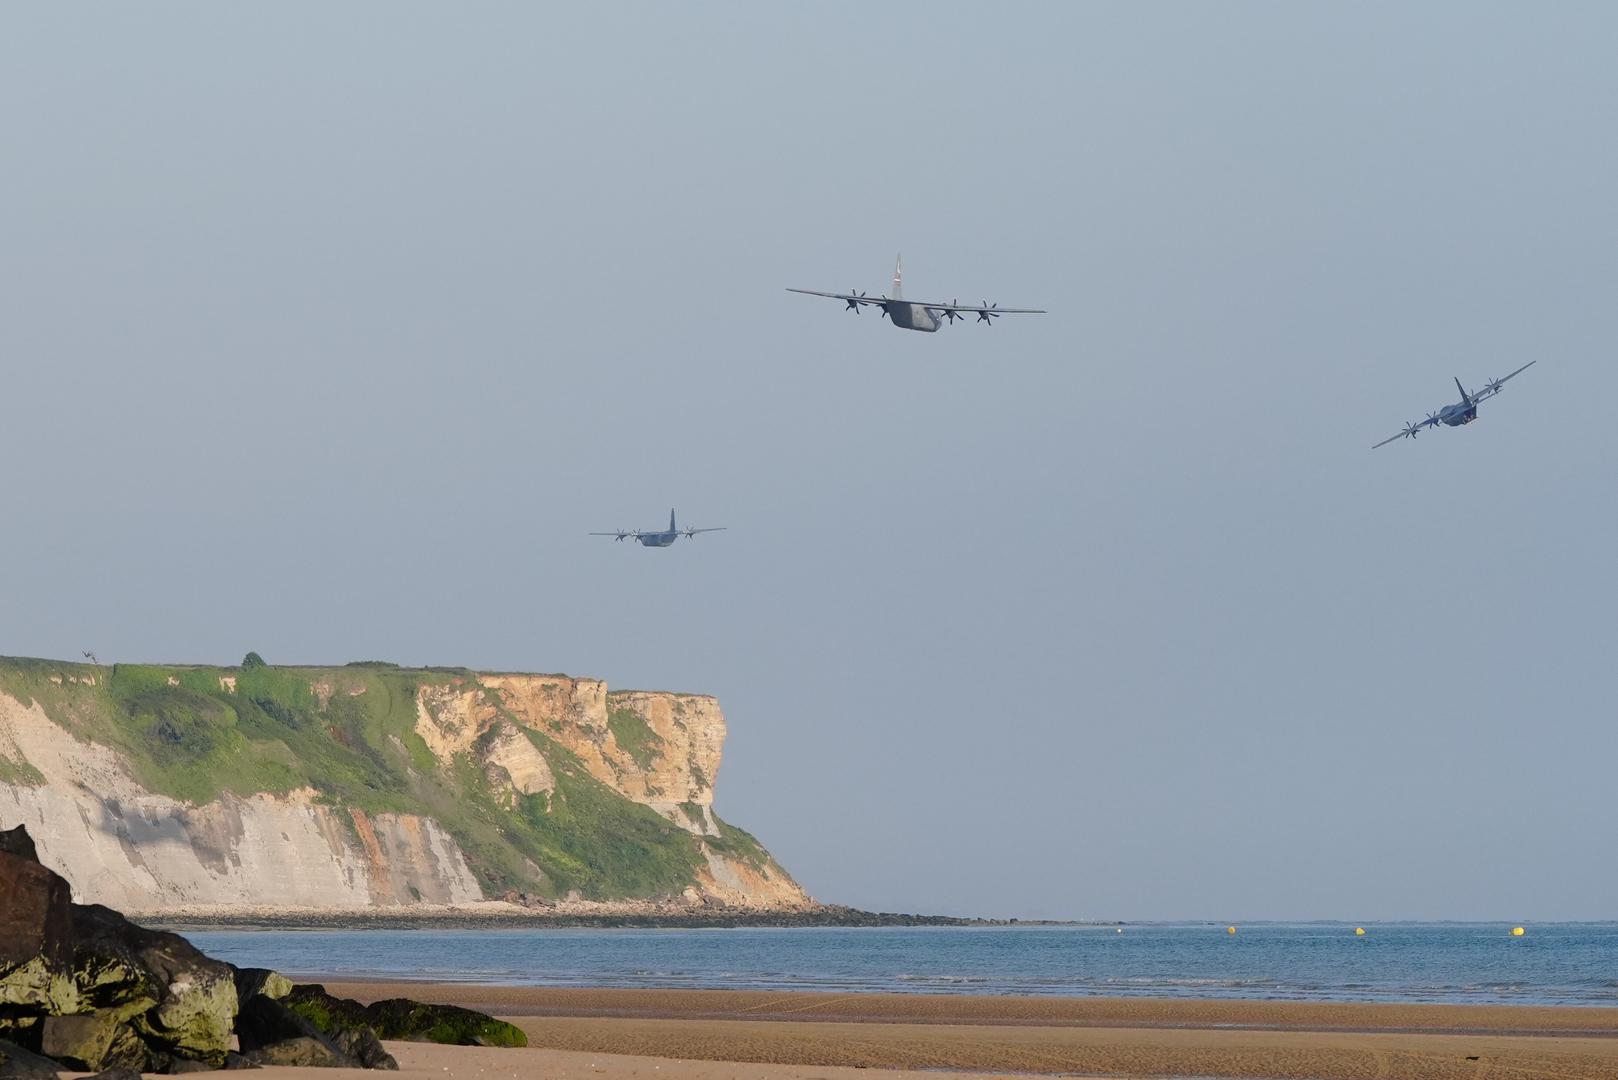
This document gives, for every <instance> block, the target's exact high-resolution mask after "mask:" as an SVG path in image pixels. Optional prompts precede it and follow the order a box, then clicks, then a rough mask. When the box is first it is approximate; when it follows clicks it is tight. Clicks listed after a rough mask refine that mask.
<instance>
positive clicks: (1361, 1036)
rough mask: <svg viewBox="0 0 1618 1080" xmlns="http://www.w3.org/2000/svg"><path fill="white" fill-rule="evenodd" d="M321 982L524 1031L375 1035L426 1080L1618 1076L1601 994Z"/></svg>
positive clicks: (1616, 1030)
mask: <svg viewBox="0 0 1618 1080" xmlns="http://www.w3.org/2000/svg"><path fill="white" fill-rule="evenodd" d="M326 985H327V988H328V989H330V990H331V991H332V992H333V993H338V994H343V995H345V996H349V997H357V998H360V999H361V1000H374V999H377V998H382V997H395V996H402V995H408V996H410V997H414V998H417V999H419V1000H427V1001H443V1002H450V1003H455V1004H462V1005H468V1006H470V1007H473V1008H479V1009H483V1010H485V1011H488V1012H492V1013H494V1014H496V1015H499V1016H503V1017H505V1018H507V1019H509V1020H511V1021H512V1022H514V1023H516V1024H518V1025H519V1026H521V1027H522V1028H523V1030H524V1031H526V1032H527V1033H528V1037H529V1041H530V1044H531V1045H530V1047H529V1049H527V1050H495V1049H482V1048H467V1047H435V1046H421V1045H416V1044H408V1043H398V1044H390V1049H393V1050H394V1051H395V1053H396V1054H397V1055H398V1057H399V1060H400V1064H401V1065H402V1066H403V1067H404V1069H405V1073H406V1075H409V1074H410V1073H413V1072H418V1071H419V1074H420V1076H422V1077H425V1076H426V1075H427V1074H428V1073H431V1074H432V1075H433V1076H435V1077H437V1078H438V1080H470V1078H472V1077H480V1078H481V1077H484V1076H488V1077H499V1076H544V1077H557V1078H569V1077H599V1078H602V1080H697V1078H700V1077H711V1078H727V1077H749V1078H754V1080H855V1078H856V1074H857V1073H858V1072H859V1071H860V1070H867V1071H865V1072H864V1075H863V1078H861V1080H870V1077H871V1074H870V1072H869V1071H868V1070H871V1069H882V1070H886V1071H885V1072H884V1074H883V1076H884V1080H900V1078H901V1077H904V1078H905V1080H910V1078H909V1077H908V1075H907V1074H910V1073H920V1072H925V1074H926V1076H927V1077H929V1078H931V1080H939V1078H940V1077H941V1076H947V1075H949V1074H952V1073H962V1074H971V1075H975V1076H983V1075H985V1074H988V1075H1028V1074H1044V1075H1068V1076H1157V1077H1162V1076H1177V1077H1192V1076H1195V1077H1207V1076H1220V1077H1252V1078H1256V1077H1276V1078H1279V1077H1285V1078H1289V1080H1293V1078H1296V1080H1314V1078H1323V1077H1334V1078H1335V1077H1341V1078H1344V1080H1357V1078H1360V1077H1367V1078H1370V1077H1398V1078H1407V1080H1463V1078H1464V1080H1597V1078H1600V1080H1613V1078H1614V1077H1618V1009H1606V1008H1568V1007H1534V1006H1485V1005H1478V1006H1474V1005H1381V1004H1375V1005H1371V1004H1336V1003H1315V1002H1273V1001H1219V1000H1210V999H1107V998H1089V999H1086V998H1027V997H966V996H960V997H956V996H944V995H920V994H915V995H912V994H804V993H760V992H750V991H706V990H587V989H570V988H551V987H491V986H474V985H461V984H444V983H378V982H334V981H331V980H326ZM288 1071H297V1070H277V1072H279V1073H285V1072H288ZM322 1076H323V1078H324V1080H337V1076H336V1075H335V1074H333V1073H331V1072H330V1071H329V1070H327V1071H324V1072H323V1074H322ZM309 1080H322V1077H317V1076H314V1075H313V1073H311V1076H310V1078H309Z"/></svg>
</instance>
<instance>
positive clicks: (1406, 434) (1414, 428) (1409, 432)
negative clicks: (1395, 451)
mask: <svg viewBox="0 0 1618 1080" xmlns="http://www.w3.org/2000/svg"><path fill="white" fill-rule="evenodd" d="M1436 423H1438V417H1436V416H1429V417H1428V418H1427V419H1425V420H1423V421H1421V422H1420V423H1417V424H1406V425H1405V429H1404V430H1403V431H1401V432H1399V433H1398V434H1397V435H1389V436H1388V437H1387V438H1386V439H1383V440H1382V441H1381V442H1379V443H1377V444H1376V445H1375V446H1372V447H1371V449H1372V450H1375V449H1376V448H1377V447H1378V446H1386V445H1388V444H1389V443H1390V442H1393V441H1394V440H1395V439H1414V438H1415V437H1416V433H1417V432H1419V431H1420V430H1421V429H1422V428H1424V427H1430V426H1432V425H1433V424H1436Z"/></svg>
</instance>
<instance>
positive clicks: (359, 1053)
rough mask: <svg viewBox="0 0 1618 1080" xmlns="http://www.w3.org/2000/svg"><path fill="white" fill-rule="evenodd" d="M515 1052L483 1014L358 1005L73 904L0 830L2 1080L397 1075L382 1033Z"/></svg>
mask: <svg viewBox="0 0 1618 1080" xmlns="http://www.w3.org/2000/svg"><path fill="white" fill-rule="evenodd" d="M381 1037H386V1038H393V1039H406V1040H421V1041H431V1042H454V1043H466V1044H472V1043H477V1044H481V1045H500V1046H521V1045H525V1044H526V1039H525V1037H524V1036H523V1034H522V1032H521V1031H520V1030H519V1029H517V1028H515V1027H512V1026H511V1025H510V1024H506V1023H504V1022H502V1021H499V1020H495V1019H493V1018H492V1017H488V1016H484V1015H483V1014H481V1013H474V1012H471V1011H469V1010H466V1009H457V1008H453V1007H440V1006H427V1005H422V1004H420V1003H418V1002H412V1001H406V1000H397V1001H387V1002H377V1003H375V1004H374V1005H371V1006H362V1005H360V1004H359V1003H358V1002H354V1001H348V1000H346V999H342V998H335V997H332V996H331V995H329V994H326V993H325V991H324V990H323V989H322V988H321V987H319V986H312V985H311V986H296V987H295V986H293V985H292V984H291V983H290V982H289V981H288V980H287V979H285V978H284V977H282V976H280V975H277V974H276V973H274V972H271V971H264V970H253V969H237V968H234V967H232V966H231V965H229V964H226V963H223V962H221V961H218V960H213V959H210V958H209V957H207V956H205V955H203V954H202V953H201V952H200V951H198V950H197V949H196V948H195V947H193V946H192V945H191V943H190V942H188V941H186V940H185V939H184V938H182V937H180V936H179V935H177V934H170V933H164V932H161V931H155V930H148V929H146V928H144V927H141V926H137V925H136V924H134V923H132V922H130V921H129V920H128V919H125V918H124V917H123V916H122V915H120V914H119V913H118V912H116V911H113V910H112V909H111V908H108V907H103V906H101V905H99V904H75V903H73V901H72V895H71V890H70V889H69V887H68V883H67V881H66V879H65V878H63V877H62V876H61V875H59V874H57V873H55V872H54V871H52V870H50V869H48V868H47V867H45V866H42V865H41V864H40V862H39V858H38V854H37V852H36V850H35V847H34V842H33V839H32V838H31V837H30V836H29V835H28V831H27V829H26V828H24V827H22V826H18V827H17V828H15V829H12V830H10V831H6V832H0V1080H15V1078H30V1080H32V1078H38V1080H47V1078H49V1080H55V1078H56V1075H57V1073H58V1071H60V1070H72V1071H76V1072H86V1071H97V1070H115V1071H116V1072H108V1073H107V1075H108V1077H109V1080H110V1077H111V1076H113V1075H117V1076H119V1077H124V1078H127V1077H129V1076H131V1075H133V1074H135V1073H139V1072H141V1071H149V1072H163V1073H179V1072H196V1071H201V1070H207V1069H218V1068H252V1067H255V1066H257V1065H262V1064H275V1065H306V1066H308V1065H329V1066H340V1067H349V1068H358V1067H363V1068H398V1065H397V1063H396V1062H395V1061H394V1060H393V1058H392V1056H391V1055H389V1054H388V1052H387V1051H386V1050H385V1049H384V1048H383V1046H382V1044H381V1041H380V1038H381Z"/></svg>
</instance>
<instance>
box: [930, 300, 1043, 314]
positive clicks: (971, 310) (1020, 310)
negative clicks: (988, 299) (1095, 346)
mask: <svg viewBox="0 0 1618 1080" xmlns="http://www.w3.org/2000/svg"><path fill="white" fill-rule="evenodd" d="M905 303H907V304H915V305H917V306H918V307H924V308H929V309H930V310H932V311H953V312H955V313H956V314H957V315H968V314H976V313H977V312H979V311H987V312H989V313H990V314H991V315H1048V314H1050V313H1049V312H1047V311H1046V310H1045V309H1044V308H1033V307H1001V306H1000V305H999V304H935V303H932V302H931V301H928V300H906V301H905Z"/></svg>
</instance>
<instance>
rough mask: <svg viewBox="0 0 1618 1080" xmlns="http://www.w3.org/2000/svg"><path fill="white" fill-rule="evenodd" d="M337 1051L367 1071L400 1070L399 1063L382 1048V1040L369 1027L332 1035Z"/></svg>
mask: <svg viewBox="0 0 1618 1080" xmlns="http://www.w3.org/2000/svg"><path fill="white" fill-rule="evenodd" d="M331 1041H332V1042H334V1043H336V1044H337V1049H339V1050H341V1051H342V1052H343V1053H345V1054H347V1055H348V1056H349V1057H351V1058H353V1059H354V1060H355V1061H357V1062H359V1063H360V1064H361V1065H363V1066H365V1067H366V1068H367V1069H395V1070H396V1069H398V1068H399V1062H398V1061H397V1060H396V1059H395V1058H394V1056H393V1055H392V1054H390V1053H388V1052H387V1050H386V1049H384V1048H383V1046H382V1040H381V1039H378V1038H377V1037H376V1032H374V1031H372V1030H371V1029H370V1028H369V1027H352V1028H349V1029H347V1030H346V1031H338V1032H335V1033H331Z"/></svg>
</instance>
